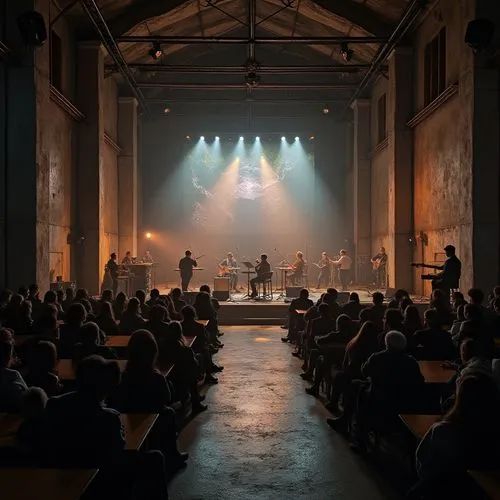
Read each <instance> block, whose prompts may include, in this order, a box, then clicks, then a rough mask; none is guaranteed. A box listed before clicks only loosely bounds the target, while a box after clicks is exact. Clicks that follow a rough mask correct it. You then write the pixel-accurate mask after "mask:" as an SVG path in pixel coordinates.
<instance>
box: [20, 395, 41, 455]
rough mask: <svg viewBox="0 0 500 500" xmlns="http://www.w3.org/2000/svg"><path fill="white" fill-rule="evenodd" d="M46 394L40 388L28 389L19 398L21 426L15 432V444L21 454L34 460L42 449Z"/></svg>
mask: <svg viewBox="0 0 500 500" xmlns="http://www.w3.org/2000/svg"><path fill="white" fill-rule="evenodd" d="M48 399H49V398H48V397H47V394H46V393H45V391H44V390H43V389H42V388H40V387H30V388H29V389H27V390H26V391H25V392H24V394H23V395H22V396H21V416H22V418H23V420H22V422H21V425H20V426H19V427H18V429H17V431H16V444H17V447H18V448H19V449H20V450H21V452H22V453H24V454H27V455H29V456H32V457H33V458H34V459H35V460H36V459H37V458H38V457H39V454H40V451H41V449H42V438H43V428H44V424H45V407H46V406H47V401H48Z"/></svg>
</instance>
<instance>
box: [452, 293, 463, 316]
mask: <svg viewBox="0 0 500 500" xmlns="http://www.w3.org/2000/svg"><path fill="white" fill-rule="evenodd" d="M465 304H467V301H466V300H465V297H464V294H463V293H462V292H453V295H452V298H451V309H452V311H453V312H454V313H456V312H457V310H458V308H459V307H460V306H465Z"/></svg>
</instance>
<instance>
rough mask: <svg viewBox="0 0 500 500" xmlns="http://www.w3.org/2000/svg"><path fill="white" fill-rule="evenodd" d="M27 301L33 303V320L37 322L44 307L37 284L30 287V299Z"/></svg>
mask: <svg viewBox="0 0 500 500" xmlns="http://www.w3.org/2000/svg"><path fill="white" fill-rule="evenodd" d="M26 300H29V301H30V302H31V315H32V316H33V319H34V320H36V319H37V318H38V315H39V314H40V311H41V310H42V306H43V304H42V301H41V300H40V290H39V288H38V285H37V284H36V283H34V284H32V285H30V286H29V288H28V297H27V298H26Z"/></svg>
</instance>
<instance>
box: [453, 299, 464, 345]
mask: <svg viewBox="0 0 500 500" xmlns="http://www.w3.org/2000/svg"><path fill="white" fill-rule="evenodd" d="M464 313H465V305H464V304H461V305H459V306H458V307H457V310H456V314H457V317H456V319H455V320H454V321H453V324H452V325H451V330H450V333H451V336H452V337H453V338H455V337H458V335H459V333H460V328H461V326H462V323H463V322H464V321H465V315H464Z"/></svg>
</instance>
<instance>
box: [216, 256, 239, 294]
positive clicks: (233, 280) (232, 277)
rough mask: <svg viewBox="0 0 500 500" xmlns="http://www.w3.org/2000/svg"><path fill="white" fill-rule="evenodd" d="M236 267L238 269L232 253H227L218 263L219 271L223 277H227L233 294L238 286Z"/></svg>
mask: <svg viewBox="0 0 500 500" xmlns="http://www.w3.org/2000/svg"><path fill="white" fill-rule="evenodd" d="M236 267H238V263H237V262H236V259H235V258H234V255H233V253H232V252H228V253H227V257H226V258H225V259H224V260H223V261H222V262H220V263H219V271H220V272H221V273H222V275H223V276H227V277H229V285H230V286H231V290H232V291H233V292H237V291H238V290H237V288H236V287H237V286H238V271H237V270H236V269H235V268H236Z"/></svg>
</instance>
